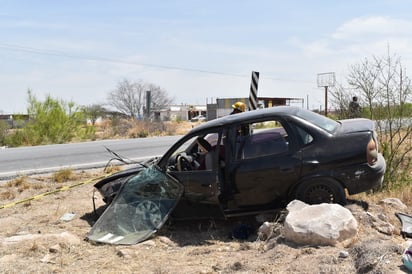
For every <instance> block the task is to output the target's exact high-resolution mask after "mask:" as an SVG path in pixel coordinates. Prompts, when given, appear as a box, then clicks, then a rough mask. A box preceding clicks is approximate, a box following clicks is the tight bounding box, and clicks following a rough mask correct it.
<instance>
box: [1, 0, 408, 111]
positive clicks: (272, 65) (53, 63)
mask: <svg viewBox="0 0 412 274" xmlns="http://www.w3.org/2000/svg"><path fill="white" fill-rule="evenodd" d="M411 10H412V1H409V0H362V1H359V0H341V1H338V0H329V1H326V0H311V1H307V0H291V1H284V0H282V1H278V0H261V1H250V0H247V1H244V0H219V1H216V0H208V1H204V0H203V1H200V0H163V1H161V0H158V1H140V0H117V1H114V0H113V1H104V0H88V1H83V0H82V1H80V0H59V1H55V0H50V1H45V0H37V1H32V0H27V1H23V0H0V62H1V63H0V96H1V97H0V113H3V114H11V113H26V112H27V99H28V96H27V93H28V90H31V92H32V94H34V95H35V96H36V98H37V99H38V100H40V101H41V100H44V99H45V98H46V96H48V95H50V96H52V97H53V98H57V99H61V100H64V101H73V102H75V103H76V104H78V105H92V104H106V103H107V102H108V101H107V97H108V94H109V92H110V91H112V90H115V89H116V87H117V85H118V83H119V82H120V81H123V80H125V79H127V80H129V81H144V82H147V83H152V84H155V85H157V86H160V87H161V88H162V89H164V90H165V91H166V92H167V94H168V95H169V96H170V97H171V98H173V100H174V103H175V104H179V105H180V104H189V105H204V104H206V103H213V102H215V100H216V98H230V97H248V96H249V92H250V83H251V73H252V71H258V72H259V73H260V78H259V83H258V96H261V97H292V98H303V99H304V100H305V103H304V104H305V107H306V106H309V107H310V108H322V106H324V88H321V87H318V86H317V76H318V74H321V73H329V72H333V73H334V74H335V77H336V80H337V81H338V82H339V83H343V84H344V83H345V79H346V77H347V75H348V72H349V70H350V67H351V66H353V65H355V64H358V63H360V62H362V61H364V60H365V58H372V57H373V56H385V55H387V54H388V51H389V52H390V53H391V54H396V55H397V56H399V57H400V58H401V62H402V64H403V66H404V67H405V68H406V71H407V73H408V71H410V69H411V66H412V17H411V16H410V13H411ZM408 68H409V70H408Z"/></svg>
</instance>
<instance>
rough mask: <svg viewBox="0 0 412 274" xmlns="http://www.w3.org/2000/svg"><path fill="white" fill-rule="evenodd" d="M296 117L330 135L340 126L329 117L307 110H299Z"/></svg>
mask: <svg viewBox="0 0 412 274" xmlns="http://www.w3.org/2000/svg"><path fill="white" fill-rule="evenodd" d="M296 116H298V117H300V118H302V119H304V120H306V121H308V122H310V123H312V124H314V125H315V126H318V127H320V128H322V129H324V130H326V131H327V132H330V133H332V132H334V131H335V130H336V128H337V127H338V126H339V123H338V122H336V121H334V120H332V119H329V118H328V117H325V116H323V115H320V114H317V113H315V112H313V111H309V110H306V109H299V110H298V111H297V113H296Z"/></svg>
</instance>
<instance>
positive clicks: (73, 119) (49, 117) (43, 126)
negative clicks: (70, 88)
mask: <svg viewBox="0 0 412 274" xmlns="http://www.w3.org/2000/svg"><path fill="white" fill-rule="evenodd" d="M27 93H28V108H27V113H28V114H29V115H30V120H29V122H28V123H27V124H25V125H24V127H23V128H22V130H18V131H16V133H15V135H14V136H12V137H11V138H12V139H13V140H11V141H10V142H11V143H12V144H13V145H15V146H18V145H21V144H25V145H40V144H50V143H53V144H55V143H64V142H67V141H70V140H72V138H73V137H75V136H79V135H81V134H84V133H83V132H82V131H83V126H84V116H83V112H82V111H80V110H79V108H78V107H77V106H76V104H75V103H74V102H65V101H62V100H58V99H55V98H52V97H51V96H50V95H48V96H47V97H46V99H45V100H44V101H43V102H41V101H39V100H37V98H36V97H35V96H34V95H33V94H32V92H31V90H29V91H28V92H27Z"/></svg>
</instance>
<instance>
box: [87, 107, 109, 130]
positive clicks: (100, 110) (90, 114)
mask: <svg viewBox="0 0 412 274" xmlns="http://www.w3.org/2000/svg"><path fill="white" fill-rule="evenodd" d="M83 111H84V113H85V116H86V118H87V119H90V121H91V122H92V125H93V126H94V125H95V123H96V120H97V119H98V118H99V117H102V116H103V115H104V114H105V113H106V109H105V108H104V107H103V106H102V105H99V104H93V105H89V106H85V107H84V108H83Z"/></svg>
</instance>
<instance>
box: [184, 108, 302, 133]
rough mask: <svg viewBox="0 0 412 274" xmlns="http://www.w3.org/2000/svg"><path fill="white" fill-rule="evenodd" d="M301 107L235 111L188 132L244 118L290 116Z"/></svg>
mask: <svg viewBox="0 0 412 274" xmlns="http://www.w3.org/2000/svg"><path fill="white" fill-rule="evenodd" d="M299 110H302V108H298V107H293V106H276V107H270V108H263V109H256V110H252V111H246V112H242V113H237V114H234V115H227V116H224V117H220V118H217V119H214V120H210V121H207V122H206V123H204V124H201V125H199V126H196V127H195V128H193V129H192V130H190V132H189V133H195V132H198V131H202V130H204V129H207V128H214V127H222V126H227V125H231V124H238V123H241V122H242V121H245V120H250V119H255V118H264V117H270V116H290V115H294V114H296V112H298V111H299Z"/></svg>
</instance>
